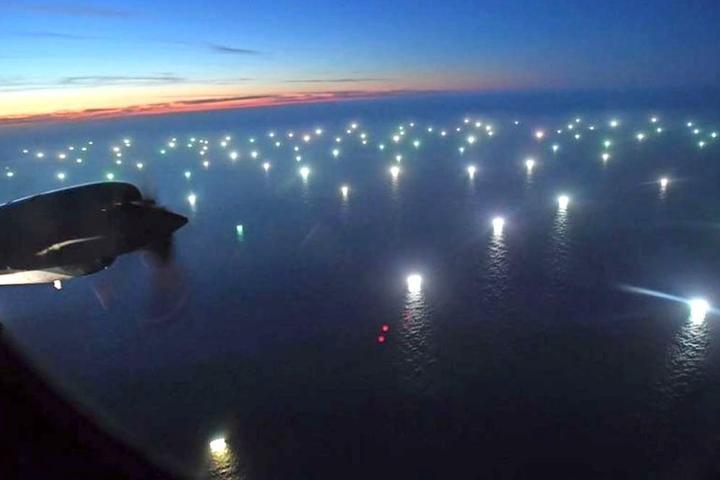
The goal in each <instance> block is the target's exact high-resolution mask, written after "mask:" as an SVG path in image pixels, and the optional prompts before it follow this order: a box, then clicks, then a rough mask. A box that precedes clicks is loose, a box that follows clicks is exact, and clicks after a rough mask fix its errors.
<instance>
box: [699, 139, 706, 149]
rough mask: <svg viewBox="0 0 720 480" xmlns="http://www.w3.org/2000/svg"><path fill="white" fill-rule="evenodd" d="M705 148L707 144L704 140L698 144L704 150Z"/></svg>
mask: <svg viewBox="0 0 720 480" xmlns="http://www.w3.org/2000/svg"><path fill="white" fill-rule="evenodd" d="M704 146H705V142H703V141H702V140H700V141H699V142H698V147H700V148H703V147H704Z"/></svg>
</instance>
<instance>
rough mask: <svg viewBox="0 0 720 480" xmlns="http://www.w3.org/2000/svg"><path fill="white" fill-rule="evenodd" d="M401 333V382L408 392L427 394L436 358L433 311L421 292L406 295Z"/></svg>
mask: <svg viewBox="0 0 720 480" xmlns="http://www.w3.org/2000/svg"><path fill="white" fill-rule="evenodd" d="M398 330H399V331H398V334H399V335H398V336H399V342H398V344H399V347H398V350H399V353H400V359H399V368H400V370H401V371H400V379H401V381H402V383H403V385H404V386H405V388H407V389H408V390H409V391H412V392H413V393H416V394H423V393H428V390H429V388H430V387H431V383H432V380H431V378H430V372H429V370H430V368H431V367H432V365H433V364H434V363H435V358H436V356H435V353H434V351H433V347H434V345H433V334H434V326H433V325H432V323H431V309H430V308H429V306H428V304H427V301H426V299H425V294H424V293H423V291H422V290H421V291H418V292H407V293H406V295H405V307H404V309H403V314H402V320H401V322H400V328H399V329H398Z"/></svg>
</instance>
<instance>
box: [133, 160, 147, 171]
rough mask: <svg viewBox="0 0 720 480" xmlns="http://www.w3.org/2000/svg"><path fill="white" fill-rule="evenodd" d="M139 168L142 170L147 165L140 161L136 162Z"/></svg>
mask: <svg viewBox="0 0 720 480" xmlns="http://www.w3.org/2000/svg"><path fill="white" fill-rule="evenodd" d="M135 166H136V167H137V169H138V170H142V169H143V167H144V166H145V165H143V164H142V163H141V162H138V163H136V164H135Z"/></svg>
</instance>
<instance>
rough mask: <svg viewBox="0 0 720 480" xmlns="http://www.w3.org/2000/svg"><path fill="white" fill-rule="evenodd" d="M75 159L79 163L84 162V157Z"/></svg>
mask: <svg viewBox="0 0 720 480" xmlns="http://www.w3.org/2000/svg"><path fill="white" fill-rule="evenodd" d="M75 161H76V162H77V163H82V162H83V159H82V158H76V159H75Z"/></svg>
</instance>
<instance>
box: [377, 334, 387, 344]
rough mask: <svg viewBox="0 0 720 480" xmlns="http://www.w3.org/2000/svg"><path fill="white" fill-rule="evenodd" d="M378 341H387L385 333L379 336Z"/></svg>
mask: <svg viewBox="0 0 720 480" xmlns="http://www.w3.org/2000/svg"><path fill="white" fill-rule="evenodd" d="M378 343H385V335H380V336H379V337H378Z"/></svg>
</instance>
